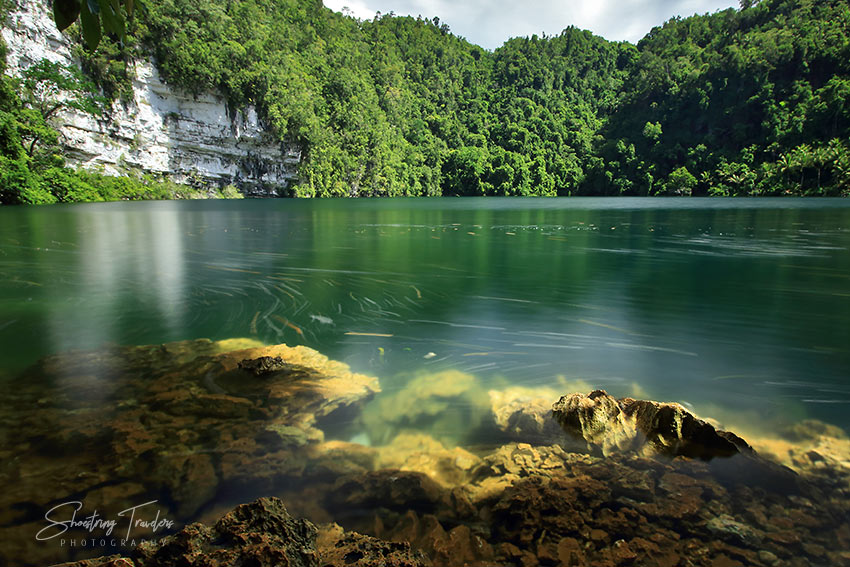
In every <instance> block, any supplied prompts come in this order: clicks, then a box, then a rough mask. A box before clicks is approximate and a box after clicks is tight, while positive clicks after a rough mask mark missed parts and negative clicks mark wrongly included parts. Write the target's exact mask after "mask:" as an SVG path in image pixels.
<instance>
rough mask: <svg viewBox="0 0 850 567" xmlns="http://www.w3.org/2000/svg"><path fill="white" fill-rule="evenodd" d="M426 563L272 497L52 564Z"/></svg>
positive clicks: (299, 566)
mask: <svg viewBox="0 0 850 567" xmlns="http://www.w3.org/2000/svg"><path fill="white" fill-rule="evenodd" d="M176 565H180V566H181V567H213V566H222V567H224V566H237V565H246V566H247V565H250V566H251V567H279V566H281V565H285V566H286V567H319V566H327V565H340V566H341V565H349V566H353V567H425V565H430V562H428V561H427V559H425V558H424V557H422V556H419V555H417V554H415V553H413V552H412V551H411V550H410V545H408V544H406V543H391V542H385V541H381V540H378V539H375V538H373V537H369V536H364V535H361V534H358V533H351V532H349V533H346V532H345V531H344V530H343V529H342V528H341V527H339V526H337V525H330V526H323V527H322V528H321V529H317V528H316V526H314V525H313V524H312V523H310V522H308V521H307V520H296V519H294V518H293V517H292V516H290V515H289V513H288V512H287V511H286V508H285V507H284V505H283V502H281V501H280V500H279V499H277V498H260V499H259V500H257V501H255V502H252V503H250V504H242V505H240V506H237V507H236V508H235V509H233V510H232V511H230V512H228V513H227V514H226V515H225V516H223V517H222V518H221V519H220V520H218V521H217V522H216V523H215V525H213V526H212V527H207V526H205V525H203V524H199V523H196V524H191V525H189V526H186V527H185V528H183V529H182V530H180V531H179V532H177V533H176V534H174V535H171V536H168V537H165V538H163V539H162V540H160V541H158V542H146V543H144V544H141V545H139V547H138V548H136V550H135V551H134V552H133V553H131V554H128V555H127V556H121V555H111V556H107V557H102V558H98V559H88V560H81V561H76V562H73V563H64V564H62V565H60V566H57V567H174V566H176Z"/></svg>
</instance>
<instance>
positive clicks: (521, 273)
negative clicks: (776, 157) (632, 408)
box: [0, 198, 850, 427]
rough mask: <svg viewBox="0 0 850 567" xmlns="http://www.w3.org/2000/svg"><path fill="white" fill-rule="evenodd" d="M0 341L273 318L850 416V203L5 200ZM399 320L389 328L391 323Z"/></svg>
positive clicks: (27, 355)
mask: <svg viewBox="0 0 850 567" xmlns="http://www.w3.org/2000/svg"><path fill="white" fill-rule="evenodd" d="M0 298H2V299H0V355H2V361H3V370H5V371H7V372H9V373H10V372H12V371H17V370H20V369H22V368H23V367H25V366H27V365H29V364H31V363H33V362H34V361H35V360H36V359H38V358H39V357H41V356H44V355H47V354H52V353H56V352H61V351H65V350H69V349H90V348H96V347H99V346H101V345H103V344H104V343H119V344H154V343H163V342H168V341H177V340H184V339H194V338H200V337H205V338H210V339H224V338H231V337H255V338H257V339H259V340H261V341H264V342H266V343H278V342H285V343H287V344H304V345H308V346H311V347H313V348H315V349H317V350H319V351H320V352H322V353H324V354H326V355H328V356H329V357H331V358H335V359H338V360H342V361H345V362H348V363H350V364H351V365H352V366H353V368H354V369H355V370H358V371H361V372H365V373H369V374H374V375H376V376H378V377H379V378H380V379H381V380H382V383H383V384H384V385H385V389H386V388H388V387H389V388H391V387H398V386H400V385H401V384H400V382H401V381H403V380H404V379H405V376H410V375H411V374H413V373H416V372H417V371H425V370H427V371H437V370H440V369H444V368H452V369H457V370H461V371H463V372H467V373H471V374H474V375H475V376H477V377H479V378H480V379H481V380H483V381H485V382H490V381H499V380H502V381H507V382H510V383H512V384H523V385H533V386H539V385H552V386H558V385H559V384H561V383H564V381H566V382H568V383H569V382H576V381H582V382H584V383H586V384H588V385H590V386H592V387H600V388H604V389H607V390H608V391H609V392H611V393H612V394H615V395H629V394H632V393H635V392H637V393H641V394H642V395H645V396H648V397H650V398H652V399H657V400H670V401H679V402H683V403H685V404H688V405H690V406H691V407H693V408H695V409H696V410H697V411H699V412H701V413H703V414H706V415H713V416H716V417H718V418H720V419H723V418H726V419H733V420H734V421H740V420H741V419H747V420H750V421H751V422H752V423H750V425H752V424H755V423H759V422H764V420H766V421H768V422H769V421H771V420H788V419H799V418H802V417H805V416H809V417H817V418H819V419H823V420H826V421H830V422H833V423H835V424H838V425H841V426H844V427H848V426H850V412H848V409H850V383H848V381H847V379H848V376H850V325H848V324H847V322H848V321H850V202H848V201H845V200H823V199H822V200H802V199H759V200H740V199H738V200H708V199H706V200H703V199H592V198H589V199H578V198H573V199H548V200H547V199H429V200H420V199H399V200H396V199H390V200H359V201H354V200H346V201H336V200H335V201H299V200H273V201H267V200H263V201H254V200H246V201H236V202H232V201H184V202H180V201H177V202H132V203H103V204H88V205H68V206H52V207H38V208H4V209H2V210H0ZM384 335H386V336H384Z"/></svg>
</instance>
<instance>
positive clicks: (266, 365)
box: [239, 356, 292, 376]
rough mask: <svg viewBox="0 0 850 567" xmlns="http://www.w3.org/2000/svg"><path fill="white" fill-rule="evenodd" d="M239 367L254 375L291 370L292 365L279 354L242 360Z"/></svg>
mask: <svg viewBox="0 0 850 567" xmlns="http://www.w3.org/2000/svg"><path fill="white" fill-rule="evenodd" d="M239 368H241V369H242V370H247V371H248V372H251V373H252V374H253V375H254V376H265V375H266V374H274V373H275V372H284V371H287V370H290V369H291V368H292V365H290V364H289V363H287V362H284V361H283V359H282V358H281V357H279V356H261V357H259V358H250V359H245V360H243V361H241V362H240V363H239Z"/></svg>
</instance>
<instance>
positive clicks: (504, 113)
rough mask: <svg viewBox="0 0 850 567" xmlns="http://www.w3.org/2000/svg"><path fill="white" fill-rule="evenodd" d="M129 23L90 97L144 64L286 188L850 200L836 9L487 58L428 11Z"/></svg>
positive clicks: (274, 6) (588, 38) (764, 10)
mask: <svg viewBox="0 0 850 567" xmlns="http://www.w3.org/2000/svg"><path fill="white" fill-rule="evenodd" d="M129 30H130V31H129V36H128V40H127V41H125V42H124V44H123V45H120V46H119V45H118V43H117V42H111V43H110V42H105V43H104V44H102V46H101V48H100V49H99V50H98V52H96V53H95V54H94V55H87V54H85V53H84V52H83V51H82V49H81V51H80V53H81V55H82V56H83V59H84V68H85V70H86V73H87V75H88V77H89V78H90V79H92V80H94V82H95V83H96V84H97V85H98V86H99V88H100V89H101V91H102V92H103V93H104V94H105V95H106V96H107V97H111V98H119V99H120V98H122V97H127V96H129V94H130V69H131V67H130V66H129V65H128V63H129V62H130V61H131V60H132V58H133V57H138V56H140V55H143V54H152V55H154V56H155V57H156V61H157V64H158V66H159V69H160V71H161V73H162V75H163V77H164V78H165V80H166V81H167V82H169V83H171V84H173V85H176V86H179V87H181V88H183V89H186V90H188V91H190V92H195V93H200V92H206V91H214V92H218V93H221V94H222V95H223V96H224V97H225V98H226V99H227V101H228V103H229V104H230V105H231V107H232V108H234V109H239V108H243V107H244V106H246V105H248V104H254V105H256V106H257V108H258V111H259V113H260V115H261V117H262V118H263V119H264V120H265V122H266V123H267V124H268V127H269V128H270V129H271V130H273V131H274V132H275V133H276V134H277V135H278V136H279V137H280V138H281V139H282V140H288V141H295V142H296V143H298V144H300V145H301V147H302V150H303V153H302V155H303V156H304V159H303V163H302V165H301V172H300V177H299V179H300V180H299V182H298V184H297V185H294V186H293V187H291V188H290V191H291V193H292V194H293V195H297V196H385V195H386V196H396V195H659V194H670V195H786V194H793V195H848V194H850V41H848V33H850V31H849V30H850V6H848V3H847V2H846V1H845V0H763V1H761V2H758V3H751V2H747V3H746V4H743V5H742V7H741V9H740V10H734V9H729V10H725V11H722V12H717V13H715V14H711V15H702V16H693V17H690V18H685V19H679V18H677V19H673V20H670V21H669V22H667V23H666V24H664V25H663V26H661V27H657V28H654V29H652V30H651V31H650V32H649V33H648V34H647V35H646V37H644V38H643V39H642V40H641V41H640V42H639V43H638V44H637V46H635V45H632V44H629V43H625V42H610V41H607V40H605V39H603V38H600V37H597V36H594V35H592V34H591V33H590V32H587V31H581V30H578V29H576V28H568V29H566V30H564V31H563V32H562V33H561V34H560V35H558V36H554V37H549V36H543V37H538V36H532V37H530V38H517V39H512V40H509V41H508V42H507V43H505V44H504V45H503V46H502V47H500V48H498V49H496V50H495V51H494V52H488V51H485V50H483V49H481V48H480V47H477V46H475V45H472V44H470V43H468V42H467V41H465V40H464V39H462V38H459V37H457V36H454V35H452V34H451V33H450V30H449V29H448V27H447V26H446V25H445V24H441V23H440V21H439V20H438V19H437V18H434V19H433V20H427V19H422V18H411V17H397V16H394V15H393V14H387V15H379V16H376V17H375V18H374V20H372V21H360V20H357V19H354V18H351V17H348V16H343V15H341V14H337V13H333V12H332V11H330V10H328V9H326V8H324V7H323V5H322V3H321V1H320V0H309V1H304V0H204V1H200V0H156V1H154V0H148V1H146V2H144V4H143V5H142V9H141V10H137V12H136V15H135V17H134V19H133V21H131V22H130V26H129ZM0 104H2V102H1V101H0ZM0 110H2V108H0ZM4 135H5V134H4V133H3V131H0V138H2V137H3V136H4ZM3 143H4V142H3V141H2V140H0V144H3ZM0 151H4V152H5V151H7V150H6V148H5V146H2V147H0Z"/></svg>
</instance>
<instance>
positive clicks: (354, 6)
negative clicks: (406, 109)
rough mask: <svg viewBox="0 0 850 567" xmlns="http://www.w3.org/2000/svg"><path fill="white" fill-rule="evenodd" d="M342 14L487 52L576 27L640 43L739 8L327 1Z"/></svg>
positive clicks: (676, 2) (696, 0) (502, 0)
mask: <svg viewBox="0 0 850 567" xmlns="http://www.w3.org/2000/svg"><path fill="white" fill-rule="evenodd" d="M324 4H325V6H327V7H328V8H331V9H332V10H335V11H337V12H340V11H343V8H346V9H347V11H348V13H349V14H350V15H353V16H356V17H358V18H361V19H371V18H373V17H374V16H375V12H381V13H382V14H387V13H389V12H395V14H396V15H400V16H402V15H410V16H419V15H421V16H423V17H426V18H429V19H430V18H432V17H434V16H437V17H439V18H440V21H441V22H442V23H446V24H448V25H449V27H450V28H451V31H452V33H454V34H455V35H460V36H463V37H465V38H466V39H467V40H469V41H470V42H472V43H475V44H477V45H480V46H481V47H484V48H486V49H495V48H497V47H499V46H500V45H502V44H503V43H504V42H505V41H506V40H507V39H508V38H511V37H517V36H530V35H532V34H538V35H542V34H543V33H544V32H545V33H546V34H547V35H558V34H559V33H560V32H561V30H563V29H564V28H566V27H568V26H570V25H573V26H576V27H578V28H581V29H588V30H591V31H592V32H593V33H595V34H596V35H601V36H602V37H604V38H605V39H609V40H626V41H631V42H632V43H636V42H637V41H638V40H639V39H640V38H642V37H643V36H644V35H646V33H647V32H648V31H649V30H651V29H652V28H653V26H657V25H660V24H662V23H664V22H665V21H667V20H669V19H670V18H672V17H674V16H682V17H686V16H691V15H693V14H704V13H706V12H714V11H716V10H722V9H725V8H729V7H738V1H737V0H734V1H730V0H572V1H570V0H525V1H517V0H463V1H458V0H324Z"/></svg>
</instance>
